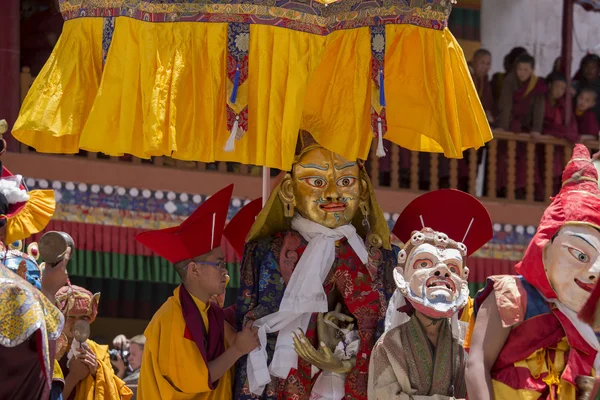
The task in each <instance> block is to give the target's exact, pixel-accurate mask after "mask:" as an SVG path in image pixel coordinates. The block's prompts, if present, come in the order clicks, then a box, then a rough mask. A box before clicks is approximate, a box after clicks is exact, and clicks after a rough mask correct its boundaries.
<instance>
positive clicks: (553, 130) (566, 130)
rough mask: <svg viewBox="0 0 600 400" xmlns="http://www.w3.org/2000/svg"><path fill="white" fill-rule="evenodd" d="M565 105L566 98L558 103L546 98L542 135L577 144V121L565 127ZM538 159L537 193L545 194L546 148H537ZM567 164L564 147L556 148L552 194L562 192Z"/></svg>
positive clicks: (572, 121) (573, 120)
mask: <svg viewBox="0 0 600 400" xmlns="http://www.w3.org/2000/svg"><path fill="white" fill-rule="evenodd" d="M565 103H566V100H565V98H564V97H561V98H560V99H558V100H557V101H552V100H551V99H550V97H549V96H547V97H546V102H545V108H544V128H543V132H542V133H543V134H544V135H550V136H554V137H556V138H559V139H566V140H568V141H569V142H571V143H576V142H578V141H579V134H578V132H577V121H576V120H575V118H571V121H570V123H569V125H568V126H566V125H565V122H564V121H565ZM592 117H593V116H592ZM594 119H595V118H594ZM536 158H537V160H536V167H537V170H538V171H536V174H535V178H536V191H538V192H539V191H541V193H544V191H543V187H544V185H543V182H545V176H546V161H545V159H546V151H545V148H544V146H537V148H536ZM565 163H566V160H565V149H564V147H561V146H556V147H555V148H554V161H553V168H552V176H553V178H554V189H553V193H552V194H556V193H558V191H559V190H560V187H561V176H562V171H563V168H564V165H565Z"/></svg>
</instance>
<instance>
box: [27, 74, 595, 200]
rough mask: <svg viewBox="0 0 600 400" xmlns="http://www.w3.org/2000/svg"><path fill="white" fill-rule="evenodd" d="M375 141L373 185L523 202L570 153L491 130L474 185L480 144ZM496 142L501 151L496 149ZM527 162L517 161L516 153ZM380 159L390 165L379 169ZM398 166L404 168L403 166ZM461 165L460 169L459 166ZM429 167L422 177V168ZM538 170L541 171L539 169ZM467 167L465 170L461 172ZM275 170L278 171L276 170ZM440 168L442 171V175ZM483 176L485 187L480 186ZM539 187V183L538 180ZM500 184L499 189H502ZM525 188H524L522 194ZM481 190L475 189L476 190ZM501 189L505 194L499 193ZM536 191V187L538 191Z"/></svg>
mask: <svg viewBox="0 0 600 400" xmlns="http://www.w3.org/2000/svg"><path fill="white" fill-rule="evenodd" d="M33 80H34V77H32V76H31V74H30V71H29V68H27V67H24V68H23V70H22V72H21V101H23V99H24V98H25V95H26V94H27V91H28V90H29V88H30V87H31V84H32V83H33ZM584 144H585V145H587V146H588V148H590V149H591V150H592V151H597V150H598V149H599V146H600V144H599V142H598V141H587V142H585V143H584ZM376 147H377V146H376V143H375V144H374V145H373V146H372V147H371V153H370V155H369V159H368V160H367V162H366V166H367V168H368V172H369V175H370V176H371V179H372V181H373V184H374V186H375V187H376V188H389V189H391V190H410V191H413V192H421V191H428V190H436V189H439V188H443V187H449V188H454V189H461V190H464V191H467V192H469V193H471V194H473V195H478V196H479V197H483V198H487V199H490V200H502V201H521V202H535V201H538V202H543V201H548V199H549V198H550V197H551V196H552V195H554V194H555V193H553V192H554V182H553V179H554V174H553V173H554V171H553V167H554V155H555V150H556V149H557V148H563V149H564V150H563V153H564V157H563V160H562V161H563V163H564V162H566V161H568V160H569V159H570V157H571V153H572V148H573V144H572V143H569V142H567V141H565V140H561V139H556V138H554V137H552V136H543V135H542V136H539V137H537V138H535V139H534V138H532V137H531V136H530V135H529V134H515V133H509V132H494V140H492V141H491V142H490V143H488V145H487V146H486V157H485V168H484V169H483V171H484V172H483V176H480V177H479V178H480V185H479V186H480V187H479V189H478V187H477V178H478V172H479V174H480V175H481V173H482V169H481V168H480V165H481V163H480V161H481V159H482V153H483V151H482V149H480V150H474V149H471V150H468V151H466V152H465V153H464V157H465V159H464V161H459V160H456V159H451V160H448V159H446V158H445V157H444V156H443V155H440V154H428V155H424V154H423V153H418V152H409V151H407V150H404V149H401V148H400V147H399V146H397V145H395V144H391V143H387V144H386V148H387V150H388V155H387V157H389V158H390V159H389V162H388V161H387V160H386V161H382V160H381V159H379V158H378V157H377V156H376V155H375V151H376ZM499 147H503V150H502V151H500V152H499ZM20 150H21V152H33V151H34V150H33V149H31V148H29V147H27V146H24V145H21V148H20ZM541 152H543V154H544V155H545V162H544V165H543V166H540V164H539V162H538V161H537V157H536V154H538V155H539V154H540V153H541ZM65 157H86V158H89V159H95V160H106V161H107V162H119V163H131V164H148V165H149V166H154V167H167V168H180V169H187V170H189V169H193V170H199V171H218V172H223V173H234V174H241V175H253V176H260V175H261V168H260V167H256V166H251V165H242V164H238V163H230V162H216V163H210V164H207V163H201V162H194V161H180V160H175V159H172V158H170V157H153V158H152V159H150V160H142V159H139V158H136V157H132V156H129V155H127V156H123V157H109V156H106V155H104V154H100V153H88V152H85V151H82V152H80V153H79V154H77V155H69V156H65ZM503 157H506V163H505V164H506V166H507V168H506V170H505V171H500V172H501V174H506V175H507V176H506V178H507V179H506V182H507V184H506V187H505V188H501V187H500V185H499V184H498V182H497V177H498V176H499V175H498V172H499V171H498V165H499V163H498V162H499V161H500V160H499V158H503ZM522 157H524V158H525V161H524V162H523V161H521V162H520V163H518V162H517V159H518V158H522ZM383 163H387V164H388V166H389V167H386V168H382V166H383ZM401 166H402V167H401ZM459 166H460V167H461V168H460V171H459ZM518 166H519V167H520V168H526V179H525V187H524V188H518V187H517V168H518ZM427 168H428V169H429V172H428V173H425V175H426V176H425V178H424V177H423V175H424V174H423V171H426V170H427ZM536 169H537V170H538V173H539V175H541V176H544V180H543V182H542V185H541V187H542V191H543V193H536V182H535V179H536ZM540 169H542V170H543V171H540ZM465 171H468V172H465ZM275 172H276V171H275ZM440 172H443V174H442V175H445V176H441V175H440ZM481 180H482V181H483V182H484V185H483V186H485V189H484V190H483V191H482V189H481ZM537 187H538V188H539V187H540V185H539V183H538V185H537ZM500 189H503V190H500ZM523 189H524V193H523ZM478 192H479V193H478ZM499 192H504V193H499ZM538 192H539V190H538Z"/></svg>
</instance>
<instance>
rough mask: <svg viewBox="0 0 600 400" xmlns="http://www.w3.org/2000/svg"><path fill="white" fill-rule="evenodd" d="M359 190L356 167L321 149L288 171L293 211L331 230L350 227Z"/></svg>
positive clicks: (357, 201)
mask: <svg viewBox="0 0 600 400" xmlns="http://www.w3.org/2000/svg"><path fill="white" fill-rule="evenodd" d="M361 187H362V182H361V180H360V178H359V166H358V163H357V162H356V161H348V160H346V159H345V158H343V157H341V156H339V155H337V154H334V153H332V152H331V151H329V150H326V149H324V148H322V147H318V148H315V149H312V150H310V151H308V152H306V153H305V154H303V155H302V156H301V157H300V160H298V162H297V163H295V164H294V166H293V167H292V177H291V191H292V193H293V201H294V206H295V210H296V211H297V212H298V213H299V214H300V215H302V216H303V217H304V218H306V219H309V220H311V221H313V222H316V223H318V224H321V225H323V226H326V227H328V228H331V229H334V228H337V227H340V226H342V225H347V224H350V223H352V219H353V218H354V215H355V214H356V211H357V210H358V209H359V202H360V197H361V192H362V189H361Z"/></svg>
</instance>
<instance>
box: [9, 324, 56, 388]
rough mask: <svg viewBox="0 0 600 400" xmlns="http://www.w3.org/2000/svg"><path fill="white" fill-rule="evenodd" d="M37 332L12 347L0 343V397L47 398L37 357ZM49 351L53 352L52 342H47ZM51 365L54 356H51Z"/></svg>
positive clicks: (38, 339) (38, 334)
mask: <svg viewBox="0 0 600 400" xmlns="http://www.w3.org/2000/svg"><path fill="white" fill-rule="evenodd" d="M40 340H41V334H40V331H36V333H35V334H33V335H31V337H30V338H29V339H27V340H26V341H24V342H23V343H21V344H20V345H18V346H15V347H4V346H0V377H1V379H0V380H1V382H0V399H11V400H47V399H49V396H50V386H49V385H48V379H52V377H46V376H45V373H44V366H43V365H44V364H43V361H42V359H41V357H40V354H39V353H40V350H39V349H40V348H41V347H40V342H39V341H40ZM49 345H50V354H51V355H53V354H54V349H55V342H54V341H50V342H49ZM50 363H51V364H50V365H54V357H53V356H51V357H50Z"/></svg>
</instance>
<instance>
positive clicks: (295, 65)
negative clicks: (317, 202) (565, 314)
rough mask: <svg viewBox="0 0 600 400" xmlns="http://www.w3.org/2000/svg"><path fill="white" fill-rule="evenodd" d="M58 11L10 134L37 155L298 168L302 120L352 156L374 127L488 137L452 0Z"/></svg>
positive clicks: (470, 143)
mask: <svg viewBox="0 0 600 400" xmlns="http://www.w3.org/2000/svg"><path fill="white" fill-rule="evenodd" d="M363 3H364V4H363ZM60 7H61V12H62V14H63V16H64V17H65V20H66V22H65V25H64V28H63V33H62V36H61V38H60V40H59V41H58V43H57V45H56V47H55V49H54V51H53V53H52V55H51V57H50V59H49V60H48V62H47V64H46V65H45V67H44V68H43V70H42V71H41V73H40V75H39V76H38V77H37V79H36V80H35V82H34V84H33V85H32V87H31V89H30V91H29V93H28V95H27V97H26V99H25V101H24V102H23V105H22V109H21V113H20V115H19V118H18V120H17V122H16V124H15V126H14V129H13V132H12V133H13V135H14V136H15V137H16V138H17V139H18V140H20V141H21V142H23V143H25V144H26V145H29V146H32V147H34V148H36V150H37V151H40V152H46V153H77V152H78V151H79V150H80V149H83V150H88V151H92V152H102V153H105V154H107V155H111V156H120V155H123V154H133V155H134V156H136V157H140V158H150V157H152V156H172V157H174V158H176V159H182V160H195V161H201V162H213V161H233V162H241V163H244V164H255V165H265V166H268V167H273V168H278V169H283V170H288V169H289V168H290V167H291V164H292V161H293V159H292V158H293V154H294V147H295V145H296V138H297V135H298V131H299V129H301V128H302V129H305V130H307V131H309V132H311V133H312V135H313V136H314V137H315V139H316V140H317V141H318V142H319V143H320V144H321V145H323V146H324V147H326V148H328V149H330V150H332V151H334V152H336V153H339V154H341V155H343V156H344V157H346V158H348V159H356V158H362V159H365V158H367V155H368V153H369V148H370V146H371V143H372V141H373V137H374V136H375V137H377V135H379V134H381V135H382V137H385V139H387V140H389V141H391V142H394V143H396V144H399V145H401V146H403V147H405V148H408V149H411V150H417V151H425V152H440V153H444V154H445V155H446V156H447V157H453V158H460V157H462V152H463V150H466V149H468V148H473V147H474V148H477V147H480V146H482V145H483V144H484V143H485V142H486V141H489V140H490V139H491V138H492V134H491V131H490V127H489V125H488V123H487V119H486V116H485V113H484V112H483V109H482V107H481V104H480V102H479V98H478V96H477V92H476V90H475V88H474V85H473V82H472V80H471V77H470V74H469V71H468V68H467V64H466V62H465V59H464V55H463V53H462V50H461V48H460V47H459V45H458V43H457V42H456V40H455V39H454V37H453V36H452V34H451V33H450V31H448V29H447V28H446V26H447V19H448V16H449V15H450V11H451V2H450V1H449V0H431V1H427V2H423V1H419V0H413V1H410V2H409V4H408V5H407V2H406V1H405V0H390V1H389V2H385V3H384V4H383V5H382V6H379V5H377V4H375V3H371V2H368V1H366V0H341V1H339V2H337V3H334V4H330V5H329V6H328V7H325V6H324V5H323V4H320V3H319V2H312V3H310V4H306V3H305V2H303V1H300V0H291V1H289V2H287V3H286V4H285V5H280V6H275V5H272V4H271V3H268V2H267V3H263V2H262V0H254V1H252V2H248V3H244V4H231V3H225V2H223V3H220V2H218V1H217V2H214V3H211V4H206V3H205V2H202V1H200V0H194V1H189V0H185V1H184V0H171V1H168V2H163V3H160V4H157V3H155V2H146V1H141V2H133V3H131V2H128V1H125V0H106V1H103V2H97V1H93V0H78V1H69V0H64V1H61V2H60ZM248 27H249V28H248Z"/></svg>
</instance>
